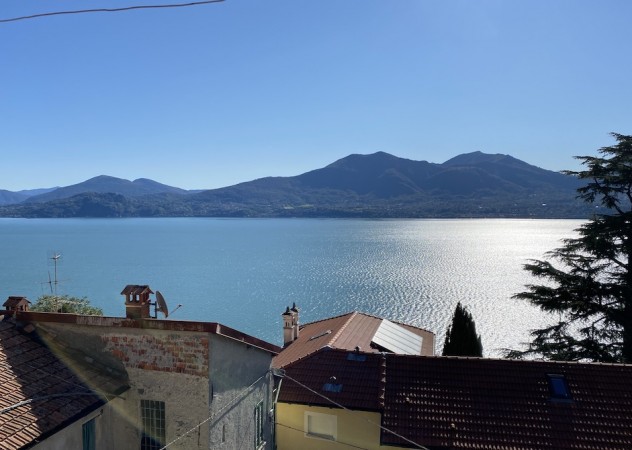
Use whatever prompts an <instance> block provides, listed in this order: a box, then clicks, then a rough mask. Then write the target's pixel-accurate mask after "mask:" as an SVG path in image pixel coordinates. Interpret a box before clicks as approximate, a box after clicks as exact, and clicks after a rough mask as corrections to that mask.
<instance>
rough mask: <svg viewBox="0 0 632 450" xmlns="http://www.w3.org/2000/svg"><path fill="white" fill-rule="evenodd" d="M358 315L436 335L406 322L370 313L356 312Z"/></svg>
mask: <svg viewBox="0 0 632 450" xmlns="http://www.w3.org/2000/svg"><path fill="white" fill-rule="evenodd" d="M357 313H358V314H362V315H363V316H367V317H373V318H374V319H380V320H388V321H389V322H393V323H395V324H397V325H404V326H406V327H412V328H417V329H418V330H422V331H425V332H427V333H432V334H436V333H435V332H434V331H432V330H429V329H427V328H422V327H418V326H417V325H413V324H410V323H407V322H402V321H400V320H395V319H392V318H388V317H380V316H376V315H374V314H370V313H366V312H362V311H357Z"/></svg>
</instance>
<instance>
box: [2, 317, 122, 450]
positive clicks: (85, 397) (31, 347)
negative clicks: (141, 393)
mask: <svg viewBox="0 0 632 450" xmlns="http://www.w3.org/2000/svg"><path fill="white" fill-rule="evenodd" d="M82 375H83V377H85V378H84V379H85V380H86V381H85V382H84V381H82V379H81V378H80V377H79V376H78V375H77V374H76V373H75V372H74V371H72V370H71V369H69V368H68V366H67V365H66V364H64V363H63V362H62V360H61V359H60V358H59V357H57V356H56V355H54V354H53V353H52V352H51V351H50V350H49V349H48V348H47V347H46V346H45V345H44V344H43V343H42V342H40V341H39V340H38V338H37V337H36V336H34V335H30V334H26V333H22V332H20V331H18V329H17V328H16V326H15V324H14V323H13V322H11V321H9V320H3V321H0V386H1V388H0V389H1V395H0V447H1V448H2V449H3V450H13V449H20V448H23V447H26V446H30V445H32V444H34V443H35V442H37V440H41V439H42V438H43V437H46V436H48V435H50V434H53V433H55V432H56V431H58V430H59V429H61V428H63V427H64V426H66V425H67V424H69V423H71V422H72V421H74V420H77V419H78V418H80V417H82V416H84V415H85V414H87V413H89V412H90V411H92V410H94V409H96V408H98V407H99V406H101V405H103V404H104V403H105V400H104V399H103V398H102V397H101V396H100V395H98V394H96V393H95V392H94V391H93V390H92V389H91V388H90V387H88V384H86V383H89V384H90V385H93V386H100V387H101V390H102V391H107V392H108V393H114V392H115V391H116V392H120V391H121V390H124V389H125V388H126V386H124V385H123V384H121V383H120V382H118V381H116V380H112V379H111V378H110V377H107V376H104V375H102V374H101V373H100V372H98V371H94V370H90V369H85V370H83V371H82Z"/></svg>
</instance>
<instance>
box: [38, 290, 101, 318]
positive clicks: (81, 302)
mask: <svg viewBox="0 0 632 450" xmlns="http://www.w3.org/2000/svg"><path fill="white" fill-rule="evenodd" d="M30 310H31V311H35V312H60V313H70V314H82V315H85V316H102V315H103V310H102V309H101V308H97V307H96V306H93V305H91V304H90V301H89V300H88V299H87V298H86V297H83V298H78V297H70V296H68V295H42V296H41V297H40V298H38V299H37V301H36V302H35V303H34V304H33V306H31V307H30Z"/></svg>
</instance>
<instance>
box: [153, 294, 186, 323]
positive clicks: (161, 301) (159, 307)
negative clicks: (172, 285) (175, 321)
mask: <svg viewBox="0 0 632 450" xmlns="http://www.w3.org/2000/svg"><path fill="white" fill-rule="evenodd" d="M181 306H182V305H181V304H178V306H176V308H175V309H174V310H173V311H171V314H173V313H174V312H176V311H177V310H178V309H179V308H180V307H181ZM158 311H160V312H161V313H163V314H164V315H165V319H166V318H167V317H169V308H168V307H167V301H166V300H165V297H164V296H163V295H162V293H161V292H160V291H159V290H156V302H155V303H154V319H157V318H158Z"/></svg>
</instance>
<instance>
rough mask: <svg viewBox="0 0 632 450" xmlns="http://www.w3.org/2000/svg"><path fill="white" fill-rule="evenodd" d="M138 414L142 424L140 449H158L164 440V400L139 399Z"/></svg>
mask: <svg viewBox="0 0 632 450" xmlns="http://www.w3.org/2000/svg"><path fill="white" fill-rule="evenodd" d="M140 416H141V420H142V424H143V434H142V436H141V441H140V450H158V449H160V448H161V447H162V446H163V445H164V442H165V429H166V423H165V402H160V401H156V400H141V401H140Z"/></svg>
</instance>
